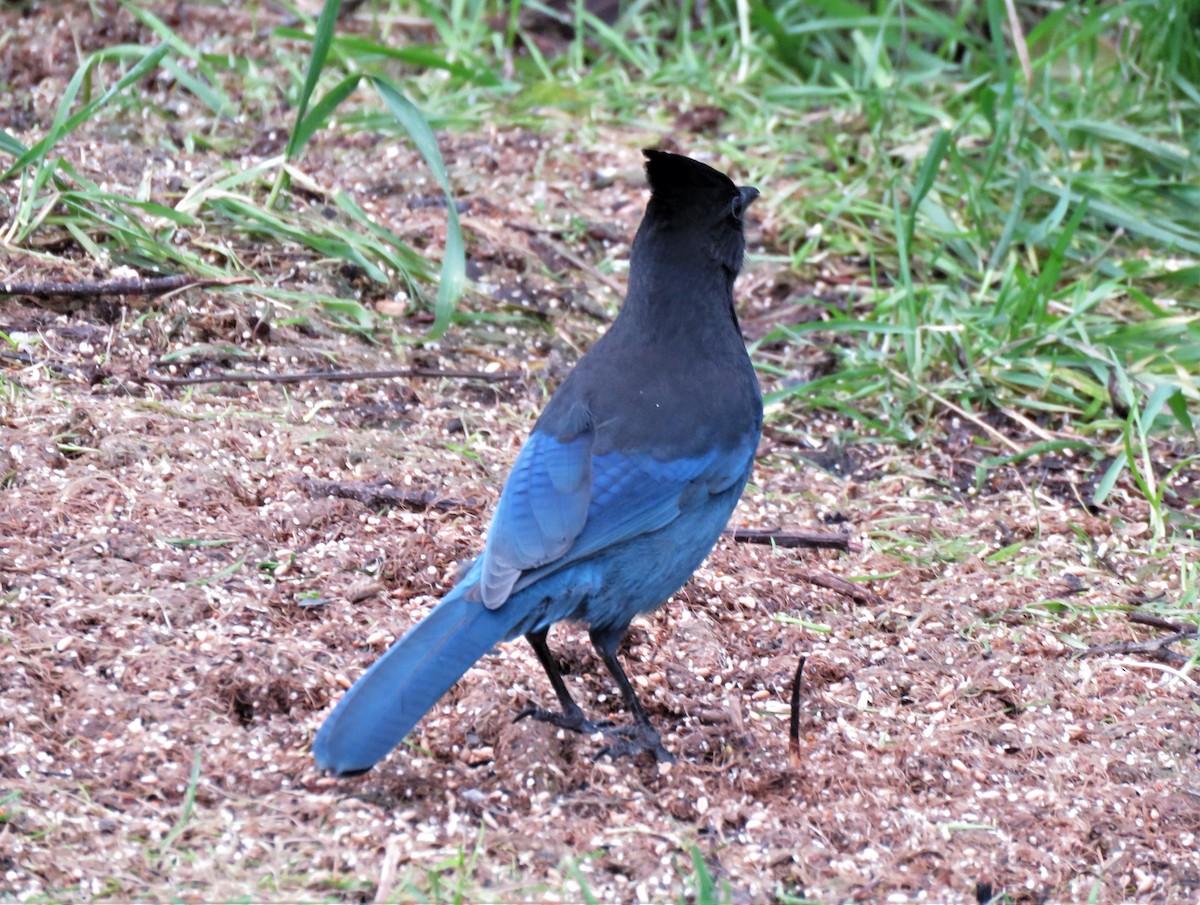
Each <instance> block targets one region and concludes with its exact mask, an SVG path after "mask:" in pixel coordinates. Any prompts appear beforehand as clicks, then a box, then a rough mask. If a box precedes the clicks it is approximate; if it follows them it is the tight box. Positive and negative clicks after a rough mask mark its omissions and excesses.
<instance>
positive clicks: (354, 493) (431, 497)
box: [297, 478, 483, 512]
mask: <svg viewBox="0 0 1200 905" xmlns="http://www.w3.org/2000/svg"><path fill="white" fill-rule="evenodd" d="M297 483H299V484H300V485H301V486H303V487H304V488H305V489H306V490H307V491H308V492H309V495H310V496H333V497H340V498H341V499H346V500H357V501H358V502H360V503H362V504H363V505H364V506H369V507H370V508H372V509H378V508H380V507H383V506H396V507H399V508H401V509H411V510H413V511H414V512H424V511H425V510H426V509H436V510H438V511H439V512H447V511H449V510H451V509H478V508H479V507H480V506H481V505H483V504H482V503H481V502H480V501H479V500H477V499H475V498H474V497H467V498H466V499H456V498H454V497H445V496H441V495H439V494H436V493H433V492H431V491H422V490H401V489H400V488H398V487H394V486H392V485H391V484H389V483H388V482H387V481H372V482H370V483H365V484H364V483H361V482H359V483H349V482H346V481H318V480H315V479H313V478H299V479H297Z"/></svg>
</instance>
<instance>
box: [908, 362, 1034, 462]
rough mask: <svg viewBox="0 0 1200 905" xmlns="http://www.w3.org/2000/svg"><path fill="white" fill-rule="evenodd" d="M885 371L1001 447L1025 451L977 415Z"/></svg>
mask: <svg viewBox="0 0 1200 905" xmlns="http://www.w3.org/2000/svg"><path fill="white" fill-rule="evenodd" d="M887 370H888V373H889V374H891V375H892V376H893V377H895V378H896V379H897V380H900V381H902V382H904V383H905V384H907V385H908V386H910V387H913V388H914V389H916V390H918V391H919V392H922V393H924V394H925V395H926V396H928V397H929V398H930V399H932V400H933V401H934V402H936V403H937V404H938V405H940V406H943V407H944V408H948V409H949V410H950V411H952V412H954V413H955V414H956V415H958V416H959V417H961V418H966V419H967V420H968V421H970V422H971V423H972V424H974V425H975V426H976V427H978V428H979V429H980V430H982V431H983V432H984V433H987V434H991V435H992V438H993V439H995V440H997V441H998V442H1000V443H1002V444H1003V445H1005V446H1007V447H1008V448H1009V449H1011V450H1012V451H1013V452H1017V453H1019V452H1024V451H1025V450H1024V449H1023V448H1022V447H1021V446H1020V445H1019V444H1017V443H1014V442H1013V441H1012V440H1010V439H1009V438H1008V437H1006V436H1004V434H1002V433H1000V431H998V430H996V428H994V427H992V426H991V425H990V424H988V423H987V422H986V421H984V420H983V419H982V418H980V417H978V416H977V415H972V414H971V413H970V412H968V411H967V410H966V409H964V408H962V407H961V406H958V405H955V404H954V403H953V402H951V401H950V400H949V399H947V398H946V397H945V396H939V395H938V394H937V393H935V392H934V391H933V390H930V389H927V388H926V387H922V386H917V385H916V384H914V383H913V382H912V381H911V380H909V379H908V378H907V377H905V376H904V375H903V374H901V373H900V372H899V371H897V370H896V369H895V368H888V369H887Z"/></svg>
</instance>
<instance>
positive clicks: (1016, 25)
mask: <svg viewBox="0 0 1200 905" xmlns="http://www.w3.org/2000/svg"><path fill="white" fill-rule="evenodd" d="M1004 6H1005V8H1006V9H1007V10H1008V27H1009V28H1010V29H1012V42H1013V47H1015V48H1016V50H1017V59H1019V60H1020V61H1021V71H1022V72H1023V73H1024V74H1025V84H1026V85H1032V84H1033V67H1032V66H1031V65H1030V64H1029V46H1028V44H1026V42H1025V30H1024V29H1023V28H1021V17H1020V16H1019V15H1017V4H1016V3H1015V2H1014V0H1004Z"/></svg>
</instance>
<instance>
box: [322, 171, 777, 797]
mask: <svg viewBox="0 0 1200 905" xmlns="http://www.w3.org/2000/svg"><path fill="white" fill-rule="evenodd" d="M644 153H645V155H646V158H647V163H646V174H647V176H648V178H649V181H650V189H651V196H650V203H649V205H648V206H647V207H646V214H645V217H644V218H643V219H642V223H641V226H640V227H639V228H638V231H637V237H636V238H635V239H634V242H633V254H632V258H631V261H630V267H629V289H628V292H627V294H626V298H625V304H624V305H623V306H622V308H621V313H620V315H619V316H618V317H617V319H616V320H615V321H614V322H613V325H612V327H611V328H610V329H609V330H608V332H607V333H606V334H605V335H604V336H603V337H602V338H601V339H600V340H599V341H598V342H597V343H596V344H595V346H594V347H593V348H592V349H591V351H589V352H588V353H587V354H586V355H584V356H583V358H581V359H580V361H579V364H578V365H576V367H575V369H574V371H572V372H571V374H570V375H569V376H568V377H567V379H566V380H565V381H564V382H563V384H562V386H561V387H559V389H558V391H557V392H556V393H555V394H554V396H553V398H551V400H550V402H549V403H548V404H547V405H546V408H545V410H544V411H543V412H542V415H541V417H540V418H539V419H538V421H537V424H535V425H534V428H533V433H532V434H531V435H530V437H529V439H528V440H527V441H526V442H525V445H524V446H523V447H522V449H521V452H520V454H519V455H518V456H517V460H516V462H515V463H514V464H513V468H512V472H511V474H509V476H508V480H507V481H506V482H505V485H504V490H503V492H502V493H501V494H500V501H499V503H498V504H497V506H496V513H495V515H494V517H493V518H492V524H491V528H490V529H489V531H488V536H487V542H486V544H485V546H484V549H483V553H482V555H480V556H479V557H478V558H477V559H476V560H475V561H474V562H473V563H472V564H471V565H470V567H469V568H468V569H467V570H466V572H465V574H464V575H463V576H462V578H461V580H460V581H459V582H458V584H456V585H455V586H454V588H453V589H452V590H451V591H450V592H449V593H448V594H447V595H446V596H445V597H444V598H443V599H442V601H441V602H440V603H439V604H438V605H437V606H436V607H434V608H433V610H432V611H431V612H430V613H429V615H428V616H426V617H425V618H424V619H423V620H421V622H419V623H418V624H417V625H415V626H414V627H413V628H412V629H410V630H409V632H408V633H407V634H406V635H405V636H404V637H403V638H401V639H400V640H399V641H397V642H396V644H395V645H393V646H392V648H391V649H390V650H388V651H387V653H385V654H384V655H383V656H382V657H380V658H379V660H378V661H376V663H375V664H374V665H373V666H372V667H371V668H370V669H368V670H367V671H366V673H364V674H363V676H362V678H360V679H359V680H358V682H356V683H355V685H354V686H353V687H352V688H351V689H350V690H349V691H348V692H347V693H346V696H345V697H344V698H342V700H341V701H340V702H339V703H338V705H337V706H336V707H335V708H334V710H333V712H332V713H331V714H330V715H329V718H328V719H327V720H326V721H325V724H324V725H323V726H322V727H321V729H320V731H319V732H318V733H317V736H316V739H315V740H314V742H313V754H314V755H315V757H316V760H317V763H318V765H319V766H320V767H321V768H322V769H324V770H329V771H332V772H333V773H335V774H337V775H340V776H353V775H356V774H359V773H363V772H365V771H367V770H369V769H370V768H371V767H372V766H373V765H374V764H375V763H376V762H377V761H378V760H380V758H382V757H384V756H385V755H386V754H387V753H388V752H389V751H391V749H392V748H393V747H395V746H396V745H397V744H399V743H400V741H401V740H402V739H403V738H404V736H405V735H407V734H408V732H409V730H411V729H412V728H413V726H414V725H415V724H416V722H417V721H418V720H419V719H420V718H421V717H422V716H424V714H425V713H426V711H428V710H429V708H431V707H432V706H433V705H434V703H436V702H437V700H438V699H439V698H440V697H441V696H442V695H443V694H444V693H445V692H446V691H447V690H448V689H449V688H450V686H451V685H453V684H454V683H455V682H456V681H457V680H458V678H459V677H460V676H461V675H462V674H463V673H464V672H466V671H467V669H469V668H470V667H471V665H472V664H474V663H475V661H476V660H478V659H479V658H480V657H481V656H483V655H484V654H485V653H487V652H488V651H489V650H490V649H491V648H492V647H493V646H494V645H495V644H496V643H497V642H499V641H506V640H509V639H512V638H515V637H516V636H517V635H524V636H525V637H526V639H528V641H529V643H530V644H531V645H532V646H533V650H534V652H535V653H536V654H537V657H538V660H539V661H541V664H542V666H543V667H544V668H545V670H546V674H547V675H548V676H549V677H550V684H551V685H552V686H553V687H554V692H555V694H556V695H557V696H558V700H559V703H560V705H561V707H562V710H561V711H559V712H551V711H546V710H541V709H537V708H534V709H530V710H527V711H525V712H524V713H522V714H521V715H520V716H519V717H518V719H520V718H521V717H525V716H530V717H533V718H535V719H538V720H541V721H544V722H549V723H552V724H554V725H557V726H560V727H563V728H565V729H571V730H575V731H578V732H585V733H588V734H591V733H596V732H600V733H603V734H605V735H606V736H607V738H608V743H607V745H606V747H605V748H604V749H602V751H601V753H608V754H610V755H612V756H618V755H626V754H636V753H638V752H642V751H649V752H651V753H653V754H654V755H655V757H657V758H658V759H659V760H667V761H669V760H673V759H674V758H673V757H672V756H671V754H670V753H669V752H668V751H667V750H666V749H665V748H664V747H663V745H662V740H661V739H660V738H659V735H658V732H657V731H655V729H654V727H653V726H652V725H651V723H650V719H649V717H648V716H647V714H646V711H645V709H644V708H643V707H642V704H641V702H640V701H639V700H638V698H637V695H636V694H635V693H634V690H633V686H632V685H631V684H630V682H629V679H628V678H627V677H626V675H625V671H624V670H623V669H622V668H621V664H620V662H619V661H618V660H617V647H618V645H619V644H620V642H621V639H622V638H623V637H624V635H625V631H626V629H627V628H628V627H629V623H630V621H631V620H632V619H633V618H634V617H635V616H637V615H638V614H639V613H646V612H649V611H650V610H653V609H655V608H656V607H658V606H660V605H661V604H662V603H664V602H665V601H666V600H667V598H669V597H670V596H671V595H672V594H674V593H675V592H676V591H677V590H679V588H680V587H682V586H683V584H684V582H686V581H687V580H688V578H689V577H690V576H691V574H692V572H694V571H695V570H696V568H697V567H698V566H699V565H700V563H701V562H702V561H703V560H704V557H705V556H707V555H708V552H709V551H710V550H711V549H712V547H713V544H715V543H716V541H717V538H718V536H719V535H720V533H721V531H722V529H723V528H724V527H725V523H726V522H727V521H728V520H729V516H730V514H731V513H732V512H733V507H734V506H735V505H736V504H737V501H738V497H739V496H741V493H742V488H743V487H744V486H745V484H746V480H747V479H748V478H749V476H750V467H751V464H752V463H753V460H754V451H755V448H756V447H757V445H758V439H759V434H760V433H761V430H762V397H761V396H760V394H759V389H758V381H757V380H756V379H755V376H754V369H753V367H752V366H751V364H750V357H749V356H748V355H747V354H746V348H745V344H744V343H743V340H742V334H741V329H740V327H739V326H738V319H737V313H736V312H735V310H734V306H733V282H734V279H735V278H736V277H737V275H738V271H739V270H740V269H741V266H742V255H743V252H744V250H745V245H746V242H745V237H744V235H743V230H742V216H743V214H744V213H745V210H746V208H747V206H748V205H749V204H750V203H751V202H752V201H753V200H754V199H755V198H756V197H758V190H757V189H755V188H752V187H750V186H742V187H740V188H739V187H738V186H736V185H734V183H733V182H732V181H730V179H729V178H728V177H727V176H725V175H724V174H722V173H720V172H718V171H717V170H714V169H713V168H712V167H709V166H706V165H704V164H702V163H700V162H698V161H695V160H691V159H689V158H687V157H682V156H679V155H677V154H668V153H665V152H662V151H649V150H648V151H645V152H644ZM564 619H568V620H573V621H576V622H580V623H583V624H584V625H586V626H587V627H588V632H589V635H590V637H591V641H592V645H593V646H594V647H595V649H596V652H597V653H598V654H599V655H600V658H601V659H602V660H603V661H604V664H605V666H607V667H608V670H609V672H611V673H612V676H613V678H614V679H615V680H616V683H617V685H618V686H620V689H621V693H622V695H623V696H624V699H625V705H626V707H627V709H628V710H629V712H630V714H631V715H632V717H633V723H632V725H630V726H612V725H610V724H608V723H599V722H592V721H590V720H587V719H585V717H584V715H583V711H582V710H580V708H579V706H578V705H577V704H576V703H575V701H574V700H573V699H572V698H571V695H570V692H568V691H567V686H566V684H565V683H564V682H563V678H562V675H561V673H560V672H559V668H558V665H557V663H556V662H555V660H554V656H553V654H551V652H550V649H549V648H548V647H547V645H546V634H547V632H548V631H549V629H550V626H552V625H554V623H556V622H559V621H561V620H564Z"/></svg>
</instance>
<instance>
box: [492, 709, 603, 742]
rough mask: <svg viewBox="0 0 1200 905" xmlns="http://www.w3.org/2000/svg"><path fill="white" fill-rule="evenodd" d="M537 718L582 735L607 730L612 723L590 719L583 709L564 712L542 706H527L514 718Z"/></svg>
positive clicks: (540, 721) (515, 720) (518, 719)
mask: <svg viewBox="0 0 1200 905" xmlns="http://www.w3.org/2000/svg"><path fill="white" fill-rule="evenodd" d="M526 718H529V719H533V720H537V721H538V722H539V723H549V724H550V725H551V726H557V727H558V728H559V729H568V730H570V731H571V732H578V733H580V734H582V735H595V734H596V733H597V732H607V731H608V728H609V727H610V726H612V723H611V722H609V721H608V720H589V719H585V718H584V716H583V711H575V712H573V713H572V712H563V711H558V710H543V709H542V708H541V707H526V708H525V709H524V710H522V711H521V712H520V713H518V714H517V715H516V717H515V718H514V719H513V722H514V723H519V722H521V720H523V719H526Z"/></svg>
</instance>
